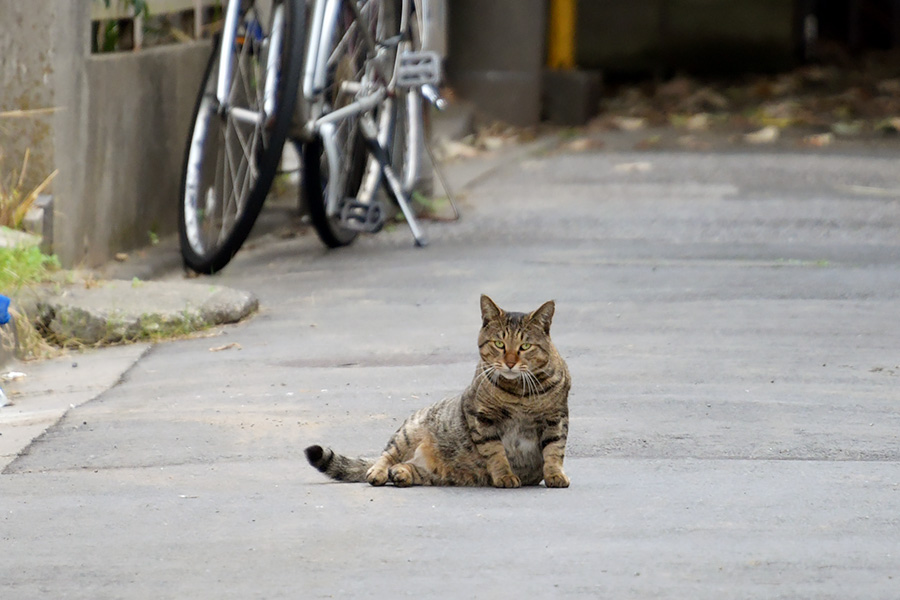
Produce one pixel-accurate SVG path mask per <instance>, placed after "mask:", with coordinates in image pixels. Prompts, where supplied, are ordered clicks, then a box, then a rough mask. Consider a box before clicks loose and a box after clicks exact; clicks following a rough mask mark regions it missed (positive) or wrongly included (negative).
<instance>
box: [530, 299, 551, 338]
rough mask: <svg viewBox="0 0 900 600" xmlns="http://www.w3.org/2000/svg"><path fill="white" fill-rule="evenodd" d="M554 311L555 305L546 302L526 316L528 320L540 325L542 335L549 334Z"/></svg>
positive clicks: (549, 301)
mask: <svg viewBox="0 0 900 600" xmlns="http://www.w3.org/2000/svg"><path fill="white" fill-rule="evenodd" d="M554 311H556V303H555V302H553V300H548V301H547V302H544V303H543V304H541V307H540V308H539V309H537V310H536V311H534V312H533V313H531V314H530V315H528V319H529V320H530V321H533V322H534V323H537V324H538V325H540V327H541V329H543V330H544V333H547V334H549V333H550V322H551V321H553V313H554Z"/></svg>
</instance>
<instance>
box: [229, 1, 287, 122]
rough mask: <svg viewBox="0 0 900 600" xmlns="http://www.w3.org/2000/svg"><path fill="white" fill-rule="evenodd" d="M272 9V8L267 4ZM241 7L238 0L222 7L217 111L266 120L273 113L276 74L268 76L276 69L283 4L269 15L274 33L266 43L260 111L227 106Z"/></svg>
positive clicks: (282, 19) (240, 117) (242, 119)
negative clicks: (267, 45) (264, 76)
mask: <svg viewBox="0 0 900 600" xmlns="http://www.w3.org/2000/svg"><path fill="white" fill-rule="evenodd" d="M270 8H271V7H270ZM240 10H241V2H240V0H231V1H230V2H229V3H228V6H227V8H226V9H225V25H224V28H223V30H222V45H221V47H220V48H219V65H220V66H219V73H218V78H217V80H216V101H217V102H218V106H219V110H220V112H223V113H227V114H229V115H230V116H231V117H232V118H234V119H235V120H237V121H241V122H244V123H249V124H254V125H255V124H260V123H265V122H266V120H267V119H268V118H269V117H270V116H271V115H273V114H274V113H275V77H272V76H271V75H272V74H273V73H274V72H275V70H276V69H277V68H278V64H277V57H278V56H280V53H281V46H282V43H283V40H282V39H281V32H282V29H283V28H282V27H281V24H282V23H283V21H284V10H283V7H282V6H280V5H279V6H278V7H277V8H276V9H275V14H274V15H272V31H273V35H272V38H271V40H270V42H269V48H268V49H267V54H266V83H265V87H264V89H263V112H261V113H259V112H255V111H252V110H247V109H244V108H240V107H236V106H229V105H228V90H229V88H230V86H231V78H232V76H233V74H234V56H233V52H232V51H233V49H234V45H235V41H236V40H237V20H238V16H239V13H240ZM253 34H254V32H246V34H245V35H253Z"/></svg>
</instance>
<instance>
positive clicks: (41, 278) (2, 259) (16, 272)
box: [0, 246, 60, 295]
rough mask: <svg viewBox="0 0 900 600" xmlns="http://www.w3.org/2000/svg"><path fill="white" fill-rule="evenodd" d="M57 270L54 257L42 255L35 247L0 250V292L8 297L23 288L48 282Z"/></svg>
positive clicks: (57, 265) (56, 262)
mask: <svg viewBox="0 0 900 600" xmlns="http://www.w3.org/2000/svg"><path fill="white" fill-rule="evenodd" d="M59 268H60V266H59V260H57V258H56V256H47V255H46V254H42V253H41V251H40V250H39V249H38V248H37V247H36V246H16V247H14V248H0V292H3V293H6V294H7V295H8V294H9V293H12V292H14V291H16V290H19V289H21V288H22V287H24V286H27V285H30V284H34V283H42V282H45V281H48V280H50V278H51V275H52V274H53V273H54V272H56V271H58V270H59Z"/></svg>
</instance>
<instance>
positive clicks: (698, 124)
mask: <svg viewBox="0 0 900 600" xmlns="http://www.w3.org/2000/svg"><path fill="white" fill-rule="evenodd" d="M684 126H685V127H686V128H687V129H688V131H705V130H707V129H709V114H708V113H697V114H696V115H691V116H690V117H688V119H687V121H685V123H684Z"/></svg>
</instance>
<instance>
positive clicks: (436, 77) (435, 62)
mask: <svg viewBox="0 0 900 600" xmlns="http://www.w3.org/2000/svg"><path fill="white" fill-rule="evenodd" d="M440 82H441V56H440V55H439V54H438V53H437V52H430V51H427V50H418V51H412V50H409V51H406V52H401V53H400V61H399V65H398V66H397V85H398V86H400V87H406V88H411V87H417V86H421V85H427V84H430V85H438V84H439V83H440Z"/></svg>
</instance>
